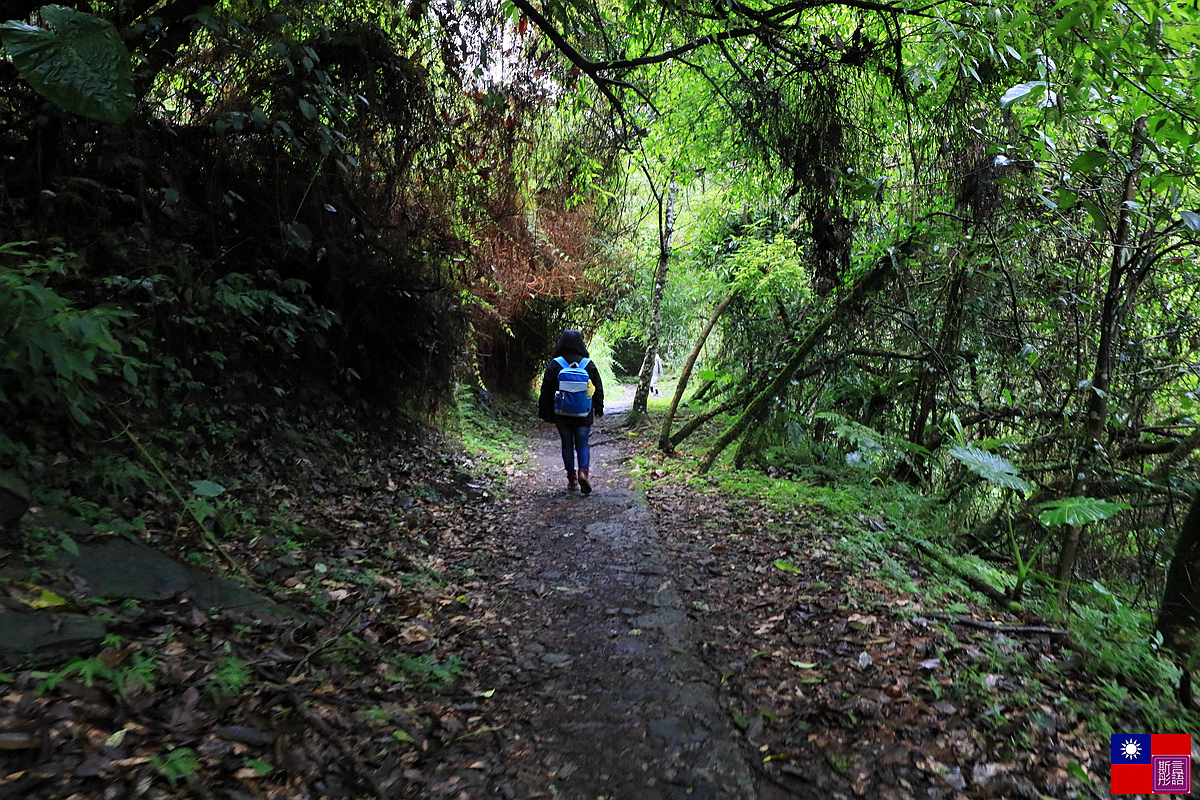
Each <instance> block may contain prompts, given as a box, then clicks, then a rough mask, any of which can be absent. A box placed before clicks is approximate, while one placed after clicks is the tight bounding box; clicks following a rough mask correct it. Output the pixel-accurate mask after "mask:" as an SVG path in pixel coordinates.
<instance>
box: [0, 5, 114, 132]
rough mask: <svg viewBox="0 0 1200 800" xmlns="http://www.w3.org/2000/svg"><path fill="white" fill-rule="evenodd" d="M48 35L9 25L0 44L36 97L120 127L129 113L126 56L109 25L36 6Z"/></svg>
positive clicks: (12, 22) (88, 16) (3, 28)
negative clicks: (39, 10) (36, 94)
mask: <svg viewBox="0 0 1200 800" xmlns="http://www.w3.org/2000/svg"><path fill="white" fill-rule="evenodd" d="M41 15H42V18H43V19H45V20H46V22H47V23H48V24H49V25H50V26H51V28H52V30H48V29H46V28H39V27H37V26H35V25H29V24H28V23H25V22H21V21H20V20H9V21H8V22H5V23H4V24H2V25H0V42H2V43H3V44H4V48H5V50H7V51H8V55H9V56H10V57H11V58H12V63H13V66H14V67H16V68H17V71H18V72H19V73H21V77H23V78H24V79H25V80H27V81H28V82H29V85H30V86H32V87H33V88H34V90H35V91H37V92H38V94H40V95H42V96H43V97H45V98H46V99H47V100H49V101H50V102H52V103H54V104H55V105H57V106H58V107H60V108H62V109H65V110H67V111H72V112H74V113H76V114H82V115H83V116H85V117H91V118H92V119H98V120H101V121H103V122H115V123H121V122H124V121H125V120H127V119H129V115H130V114H132V113H133V108H134V102H135V98H134V95H133V71H132V69H131V68H130V66H129V51H127V50H126V49H125V45H124V44H123V43H122V42H121V37H120V35H119V34H118V33H117V29H116V28H114V27H113V26H112V24H111V23H109V22H106V21H105V20H103V19H100V18H99V17H97V16H95V15H93V14H86V13H84V12H81V11H75V10H74V9H71V8H64V7H63V6H42V10H41Z"/></svg>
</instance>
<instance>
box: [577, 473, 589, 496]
mask: <svg viewBox="0 0 1200 800" xmlns="http://www.w3.org/2000/svg"><path fill="white" fill-rule="evenodd" d="M579 491H581V492H583V493H584V494H591V493H592V484H590V483H588V472H587V470H586V469H581V470H579Z"/></svg>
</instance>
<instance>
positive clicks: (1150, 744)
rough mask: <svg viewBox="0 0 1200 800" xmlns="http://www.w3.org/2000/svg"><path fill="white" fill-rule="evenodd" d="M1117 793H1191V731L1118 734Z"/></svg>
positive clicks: (1113, 786)
mask: <svg viewBox="0 0 1200 800" xmlns="http://www.w3.org/2000/svg"><path fill="white" fill-rule="evenodd" d="M1111 747H1112V782H1111V784H1110V787H1111V791H1112V793H1113V794H1191V792H1192V737H1191V735H1190V734H1187V733H1114V734H1113V735H1112V738H1111Z"/></svg>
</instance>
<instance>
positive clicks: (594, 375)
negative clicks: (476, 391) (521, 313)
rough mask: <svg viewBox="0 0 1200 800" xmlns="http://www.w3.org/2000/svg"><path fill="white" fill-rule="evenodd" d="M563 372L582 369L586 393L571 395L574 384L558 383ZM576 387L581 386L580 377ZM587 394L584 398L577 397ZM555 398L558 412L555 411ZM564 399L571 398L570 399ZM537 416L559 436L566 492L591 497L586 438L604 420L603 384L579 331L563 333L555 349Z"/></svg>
mask: <svg viewBox="0 0 1200 800" xmlns="http://www.w3.org/2000/svg"><path fill="white" fill-rule="evenodd" d="M564 369H569V370H572V371H574V370H578V369H583V370H584V371H586V373H587V377H588V381H587V384H583V385H586V386H587V389H586V390H584V389H582V388H580V390H579V392H571V391H569V390H570V389H572V388H574V386H575V383H571V384H568V382H566V381H563V382H561V385H560V381H559V373H560V372H562V371H563V370H564ZM578 383H579V384H582V376H580V381H579V382H578ZM581 392H582V393H586V394H588V397H587V398H584V397H580V396H579V394H580V393H581ZM556 395H557V396H558V399H557V408H556ZM567 395H574V396H573V397H569V396H567ZM538 416H539V417H540V418H541V419H544V420H546V422H552V423H554V424H555V425H556V426H557V427H558V436H559V438H560V439H562V457H563V467H564V468H565V469H566V470H567V489H568V490H569V491H572V492H573V491H575V490H576V489H579V490H581V491H582V492H583V493H584V494H591V493H592V484H591V482H590V481H589V480H588V467H590V466H591V454H592V453H591V447H590V446H589V445H588V437H590V436H591V433H592V422H593V421H594V420H595V419H598V418H600V417H603V416H604V383H603V382H602V381H601V380H600V370H598V369H596V365H595V364H593V363H592V360H591V358H590V354H589V353H588V349H587V346H586V345H585V344H584V343H583V334H581V333H580V332H579V331H573V330H567V331H563V335H562V336H560V337H559V338H558V344H557V345H555V347H554V358H553V359H551V360H550V363H549V364H547V365H546V374H544V375H543V376H542V390H541V392H540V393H539V394H538ZM576 453H578V454H579V471H578V472H576V470H575V454H576Z"/></svg>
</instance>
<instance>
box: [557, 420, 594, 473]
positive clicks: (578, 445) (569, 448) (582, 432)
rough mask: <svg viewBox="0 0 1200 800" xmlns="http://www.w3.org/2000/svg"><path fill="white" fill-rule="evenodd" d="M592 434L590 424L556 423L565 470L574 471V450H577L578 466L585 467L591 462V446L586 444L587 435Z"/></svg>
mask: <svg viewBox="0 0 1200 800" xmlns="http://www.w3.org/2000/svg"><path fill="white" fill-rule="evenodd" d="M591 435H592V426H591V425H580V426H578V427H576V426H573V425H563V424H562V423H561V422H560V423H558V438H560V439H562V456H563V466H564V467H566V470H567V472H570V473H572V474H574V472H575V452H576V451H579V468H580V469H587V468H588V467H589V466H590V465H591V463H592V448H591V447H590V446H588V437H589V436H591Z"/></svg>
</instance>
